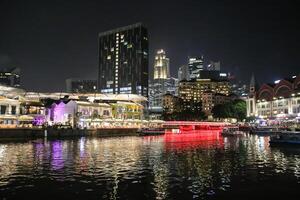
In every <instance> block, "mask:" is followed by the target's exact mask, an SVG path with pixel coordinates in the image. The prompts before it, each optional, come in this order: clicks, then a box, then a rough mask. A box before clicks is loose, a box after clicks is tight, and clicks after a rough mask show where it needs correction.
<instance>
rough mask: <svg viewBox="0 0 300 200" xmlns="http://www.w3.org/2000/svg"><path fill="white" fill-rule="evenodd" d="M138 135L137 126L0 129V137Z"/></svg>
mask: <svg viewBox="0 0 300 200" xmlns="http://www.w3.org/2000/svg"><path fill="white" fill-rule="evenodd" d="M132 135H138V133H137V128H113V129H109V128H105V129H53V128H47V129H39V128H15V129H11V128H9V129H0V140H1V139H18V138H20V139H31V138H43V137H49V138H59V137H82V136H105V137H110V136H132Z"/></svg>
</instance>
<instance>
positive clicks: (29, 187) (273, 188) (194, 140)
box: [0, 131, 300, 199]
mask: <svg viewBox="0 0 300 200" xmlns="http://www.w3.org/2000/svg"><path fill="white" fill-rule="evenodd" d="M299 196H300V148H299V147H292V148H286V147H282V148H281V147H280V148H279V147H270V146H269V137H258V136H252V135H247V134H245V135H244V136H241V137H225V138H223V137H222V136H220V135H219V134H218V133H216V132H209V131H206V132H201V133H194V134H187V135H175V134H166V135H164V136H153V137H151V136H147V137H111V138H77V139H64V140H47V139H45V140H34V141H26V142H2V143H0V199H30V198H31V199H32V198H33V199H36V198H41V199H299Z"/></svg>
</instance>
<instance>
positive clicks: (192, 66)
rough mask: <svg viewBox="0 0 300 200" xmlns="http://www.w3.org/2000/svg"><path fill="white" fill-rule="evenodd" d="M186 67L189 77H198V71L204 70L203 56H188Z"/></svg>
mask: <svg viewBox="0 0 300 200" xmlns="http://www.w3.org/2000/svg"><path fill="white" fill-rule="evenodd" d="M188 67H189V73H190V79H194V78H199V77H200V71H201V70H204V65H203V56H200V57H189V58H188Z"/></svg>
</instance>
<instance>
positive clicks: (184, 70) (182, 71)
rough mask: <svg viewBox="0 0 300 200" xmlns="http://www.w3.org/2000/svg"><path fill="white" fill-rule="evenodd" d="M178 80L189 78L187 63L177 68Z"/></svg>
mask: <svg viewBox="0 0 300 200" xmlns="http://www.w3.org/2000/svg"><path fill="white" fill-rule="evenodd" d="M178 80H179V81H182V80H190V72H189V67H188V66H187V65H182V66H181V67H179V69H178Z"/></svg>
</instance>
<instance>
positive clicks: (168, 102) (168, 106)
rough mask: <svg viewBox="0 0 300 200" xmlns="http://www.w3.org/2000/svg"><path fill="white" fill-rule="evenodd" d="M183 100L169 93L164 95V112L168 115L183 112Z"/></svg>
mask: <svg viewBox="0 0 300 200" xmlns="http://www.w3.org/2000/svg"><path fill="white" fill-rule="evenodd" d="M180 101H181V99H180V98H179V97H177V96H175V95H172V94H170V93H167V94H165V95H163V110H164V113H166V114H172V113H174V112H180V111H181V104H180Z"/></svg>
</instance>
